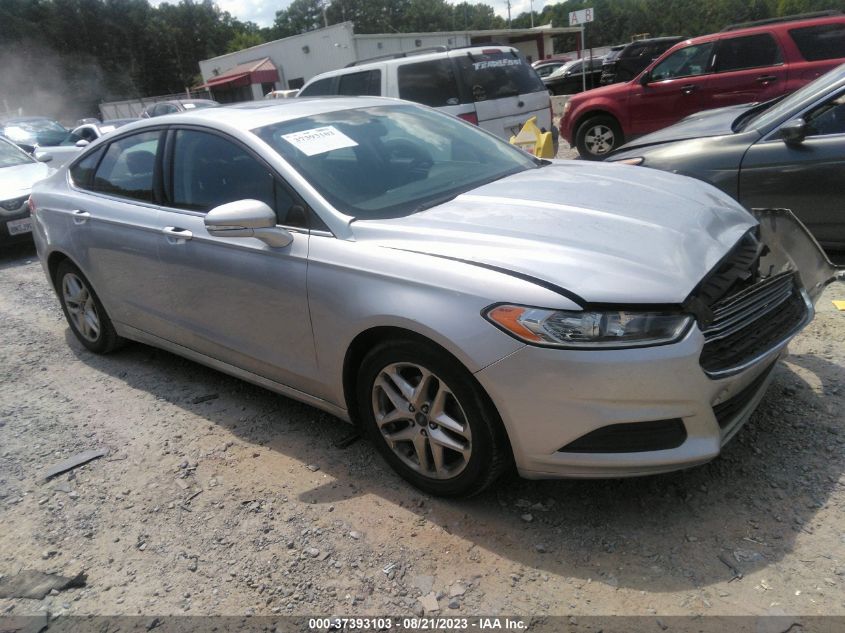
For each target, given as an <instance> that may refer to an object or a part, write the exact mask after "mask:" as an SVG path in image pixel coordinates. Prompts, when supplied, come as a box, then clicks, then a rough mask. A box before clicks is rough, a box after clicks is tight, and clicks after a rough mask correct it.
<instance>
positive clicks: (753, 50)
mask: <svg viewBox="0 0 845 633" xmlns="http://www.w3.org/2000/svg"><path fill="white" fill-rule="evenodd" d="M781 63H783V57H782V56H781V52H780V46H778V44H777V42H776V41H775V38H774V37H772V36H771V34H769V33H760V34H759V35H749V36H747V37H732V38H729V39H725V40H722V41H720V42H719V50H718V52H717V53H716V72H717V73H724V72H728V71H731V70H742V69H744V68H761V67H764V66H777V65H778V64H781Z"/></svg>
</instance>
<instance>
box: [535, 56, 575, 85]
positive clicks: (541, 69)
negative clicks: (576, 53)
mask: <svg viewBox="0 0 845 633" xmlns="http://www.w3.org/2000/svg"><path fill="white" fill-rule="evenodd" d="M571 61H572V58H571V57H567V56H566V55H555V56H553V57H549V58H547V59H538V60H537V61H536V62H532V64H531V67H532V68H533V69H534V70H536V71H537V74H538V75H539V76H540V79H542V78H543V77H548V76H549V75H550V74H551V73H553V72H554V71H556V70H557V69H558V68H560V67H561V66H563V65H564V64H565V63H566V62H571Z"/></svg>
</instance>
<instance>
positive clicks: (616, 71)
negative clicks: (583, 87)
mask: <svg viewBox="0 0 845 633" xmlns="http://www.w3.org/2000/svg"><path fill="white" fill-rule="evenodd" d="M684 39H686V38H683V37H680V36H678V35H673V36H669V37H652V38H649V39H644V40H637V41H636V42H631V43H630V44H626V45H624V46H621V47H618V49H619V50H618V51H616V53H615V54H613V52H611V54H609V55H607V56H606V57H605V58H604V63H603V64H602V68H601V81H600V83H601V85H602V86H607V85H609V84H615V83H620V82H622V81H631V80H632V79H633V78H634V77H636V76H637V75H639V74H640V73H641V72H642V71H643V70H644V69H645V68H646V66H648V65H649V64H651V62H653V61H654V60H655V59H657V58H658V57H660V56H661V55H662V54H663V53H664V52H666V50H667V49H669V48H671V47H673V46H674V45H675V44H677V43H678V42H680V41H682V40H684ZM615 48H616V47H615Z"/></svg>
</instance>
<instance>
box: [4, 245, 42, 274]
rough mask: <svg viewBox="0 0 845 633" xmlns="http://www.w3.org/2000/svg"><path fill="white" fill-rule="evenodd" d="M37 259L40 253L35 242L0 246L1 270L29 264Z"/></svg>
mask: <svg viewBox="0 0 845 633" xmlns="http://www.w3.org/2000/svg"><path fill="white" fill-rule="evenodd" d="M35 259H38V253H36V252H35V244H34V243H33V242H21V243H20V244H12V245H10V246H3V247H0V270H5V269H6V268H20V267H22V266H28V265H30V264H31V263H32V262H33V260H35Z"/></svg>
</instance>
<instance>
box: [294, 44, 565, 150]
mask: <svg viewBox="0 0 845 633" xmlns="http://www.w3.org/2000/svg"><path fill="white" fill-rule="evenodd" d="M432 50H433V51H434V52H432ZM376 59H377V60H378V61H370V60H364V61H362V62H355V63H354V64H352V65H350V66H347V67H346V68H343V69H341V70H335V71H332V72H328V73H323V74H322V75H318V76H316V77H314V78H313V79H311V80H310V81H309V82H308V83H306V84H305V85H304V86H303V87H302V90H300V92H299V97H300V98H301V97H324V96H329V95H347V96H353V95H355V96H357V95H364V96H384V97H398V98H400V99H406V100H408V101H415V102H417V103H422V104H424V105H427V106H431V107H433V108H437V109H438V110H442V111H443V112H446V113H448V114H452V115H454V116H457V117H460V118H462V119H464V120H465V121H469V122H470V123H474V124H476V125H479V126H481V127H482V128H484V129H485V130H487V131H489V132H492V133H493V134H495V135H496V136H498V137H499V138H503V139H505V140H508V139H509V138H510V137H511V136H513V135H514V134H518V133H519V131H520V129H522V126H523V124H524V123H525V121H527V120H528V119H529V118H530V117H532V116H534V117H537V125H538V126H539V127H540V128H542V129H543V130H545V131H547V132H549V131H550V132H552V134H553V135H554V138H555V145H556V144H557V129H555V128H554V126H553V124H552V103H551V100H550V99H549V95H548V93H547V92H546V88H545V86H544V85H543V82H542V81H540V78H539V77H538V76H537V73H536V72H535V71H534V69H532V68H531V66H529V65H528V63H527V62H526V61H525V59H524V58H523V57H522V55H521V54H520V53H519V51H518V50H516V49H515V48H511V47H509V46H484V47H481V46H479V47H472V48H459V49H449V48H447V47H444V46H440V47H435V49H420V50H418V51H413V52H410V53H399V54H396V55H388V56H385V57H379V58H376Z"/></svg>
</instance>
